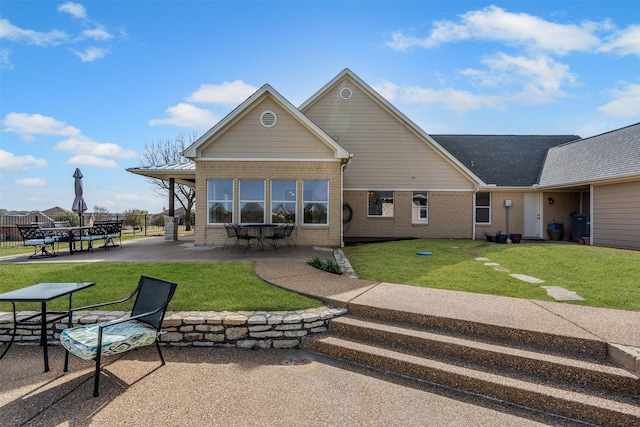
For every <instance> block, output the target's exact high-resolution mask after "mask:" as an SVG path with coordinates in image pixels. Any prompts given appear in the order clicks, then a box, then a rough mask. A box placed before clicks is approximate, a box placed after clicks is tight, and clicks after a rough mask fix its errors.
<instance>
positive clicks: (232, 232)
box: [222, 223, 240, 252]
mask: <svg viewBox="0 0 640 427" xmlns="http://www.w3.org/2000/svg"><path fill="white" fill-rule="evenodd" d="M224 228H225V230H226V231H227V238H226V240H225V241H224V245H222V249H223V250H224V249H225V248H226V247H227V245H228V244H229V241H231V242H232V244H231V252H233V249H234V248H235V247H236V246H237V247H238V248H239V247H240V244H239V243H238V235H237V233H236V225H235V224H229V223H227V224H225V225H224Z"/></svg>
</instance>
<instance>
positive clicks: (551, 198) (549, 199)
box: [547, 197, 553, 205]
mask: <svg viewBox="0 0 640 427" xmlns="http://www.w3.org/2000/svg"><path fill="white" fill-rule="evenodd" d="M547 200H548V201H549V204H550V205H552V204H553V197H549V198H548V199H547Z"/></svg>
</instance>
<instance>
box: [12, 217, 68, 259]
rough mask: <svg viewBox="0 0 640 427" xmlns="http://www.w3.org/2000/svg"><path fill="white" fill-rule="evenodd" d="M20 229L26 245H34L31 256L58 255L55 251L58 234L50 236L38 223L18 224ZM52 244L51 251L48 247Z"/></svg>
mask: <svg viewBox="0 0 640 427" xmlns="http://www.w3.org/2000/svg"><path fill="white" fill-rule="evenodd" d="M16 226H17V227H18V231H19V232H20V235H21V236H22V241H23V244H24V246H33V248H34V249H33V255H31V256H30V257H29V258H42V257H52V256H57V255H56V251H55V247H54V245H55V243H58V239H57V238H56V236H48V235H46V234H45V233H44V232H43V231H42V230H41V229H40V226H38V225H37V224H35V225H34V224H31V225H23V224H16ZM49 246H51V252H49V251H48V250H47V248H48V247H49Z"/></svg>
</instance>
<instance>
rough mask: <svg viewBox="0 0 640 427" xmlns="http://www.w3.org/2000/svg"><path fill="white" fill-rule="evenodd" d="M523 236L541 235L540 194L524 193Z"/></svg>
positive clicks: (539, 236)
mask: <svg viewBox="0 0 640 427" xmlns="http://www.w3.org/2000/svg"><path fill="white" fill-rule="evenodd" d="M523 231H524V233H523V234H524V237H537V238H541V237H542V231H541V226H540V195H539V194H538V193H525V195H524V230H523Z"/></svg>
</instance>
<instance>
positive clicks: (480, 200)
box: [475, 192, 491, 224]
mask: <svg viewBox="0 0 640 427" xmlns="http://www.w3.org/2000/svg"><path fill="white" fill-rule="evenodd" d="M475 202H476V203H475V204H476V207H475V209H476V224H491V193H489V192H478V193H476V198H475Z"/></svg>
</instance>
